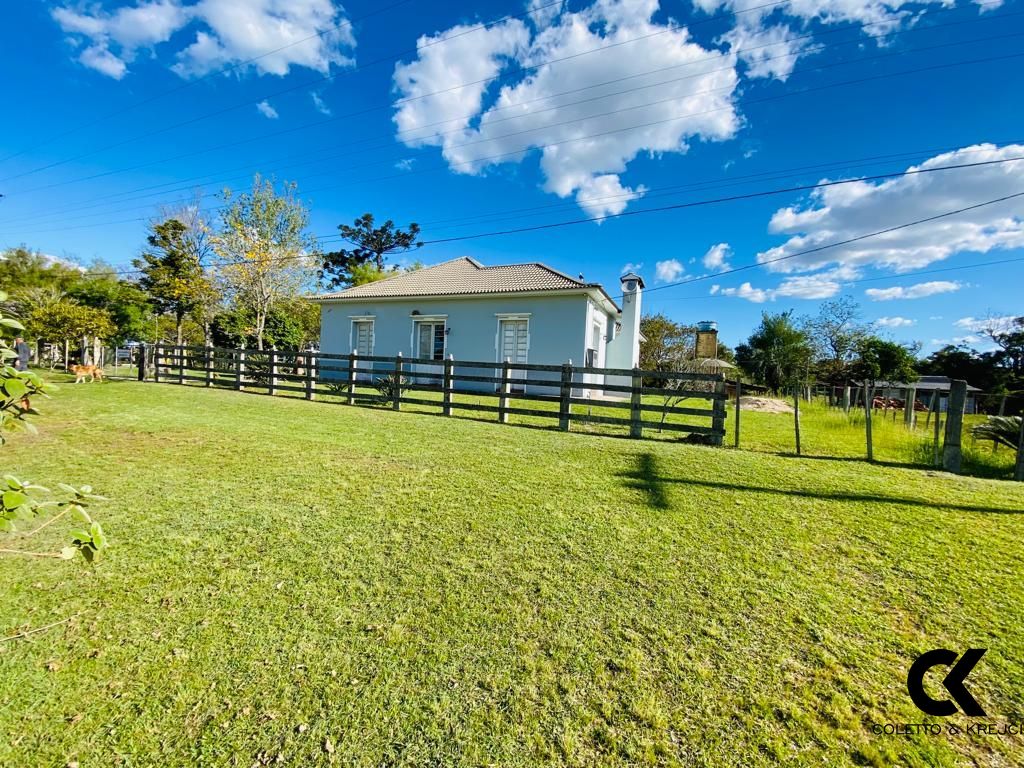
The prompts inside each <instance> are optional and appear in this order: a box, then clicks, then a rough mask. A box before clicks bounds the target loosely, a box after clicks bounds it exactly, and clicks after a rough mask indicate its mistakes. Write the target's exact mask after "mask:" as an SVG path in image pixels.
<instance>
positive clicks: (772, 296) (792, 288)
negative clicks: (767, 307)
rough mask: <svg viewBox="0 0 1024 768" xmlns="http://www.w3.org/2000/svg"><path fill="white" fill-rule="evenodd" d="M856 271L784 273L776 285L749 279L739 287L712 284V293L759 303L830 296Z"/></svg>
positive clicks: (852, 276) (840, 288)
mask: <svg viewBox="0 0 1024 768" xmlns="http://www.w3.org/2000/svg"><path fill="white" fill-rule="evenodd" d="M858 274H859V273H858V272H857V271H856V270H855V269H852V268H849V267H837V268H836V269H830V270H827V271H825V272H819V273H818V274H815V275H799V276H795V277H787V278H785V279H784V280H783V281H782V282H781V283H779V284H778V285H777V286H776V287H775V288H755V287H754V286H753V285H751V284H750V283H743V284H742V285H740V286H739V287H738V288H721V287H720V286H717V285H715V286H712V287H711V293H712V294H721V295H722V296H734V297H736V298H740V299H746V300H747V301H753V302H755V303H757V304H762V303H764V302H766V301H775V300H776V299H778V298H784V299H805V300H814V299H829V298H831V297H833V296H835V295H836V294H838V293H839V292H840V291H841V290H842V288H843V282H844V281H847V280H854V279H856V278H857V277H858Z"/></svg>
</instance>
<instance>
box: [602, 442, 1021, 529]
mask: <svg viewBox="0 0 1024 768" xmlns="http://www.w3.org/2000/svg"><path fill="white" fill-rule="evenodd" d="M619 476H620V477H623V478H625V479H626V481H627V482H626V483H625V485H626V487H627V488H633V489H635V490H641V491H644V492H645V493H646V494H647V496H648V501H649V503H650V505H651V506H652V507H654V508H656V509H666V508H668V506H669V502H668V494H667V489H668V488H669V487H671V486H673V485H675V486H687V485H690V486H697V487H702V488H715V489H718V490H723V491H745V492H749V493H772V494H776V495H780V496H794V497H800V498H809V499H822V500H825V501H861V502H871V503H877V504H901V505H905V506H913V507H928V508H933V509H948V510H953V511H957V512H982V513H987V514H998V515H1019V514H1024V509H1005V508H1003V509H1000V508H994V507H983V506H977V505H972V504H950V503H945V502H932V501H923V500H921V499H908V498H904V497H900V496H885V495H882V494H874V493H853V492H832V493H823V492H815V491H809V490H805V489H792V488H768V487H766V486H761V485H745V484H741V483H727V482H722V481H719V480H698V479H694V478H679V477H666V476H665V475H663V474H661V473H660V472H659V471H658V461H657V457H655V456H654V454H652V453H649V452H643V453H640V454H637V456H636V467H635V468H634V469H633V470H632V471H629V472H622V473H620V474H619Z"/></svg>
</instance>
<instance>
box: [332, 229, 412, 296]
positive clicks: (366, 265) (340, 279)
mask: <svg viewBox="0 0 1024 768" xmlns="http://www.w3.org/2000/svg"><path fill="white" fill-rule="evenodd" d="M338 230H339V231H340V232H341V237H342V239H343V240H345V241H346V242H347V243H349V245H350V246H351V247H350V248H342V249H339V250H337V251H331V252H330V253H326V254H324V256H323V264H322V266H321V268H320V279H321V280H323V281H325V282H326V283H327V284H328V285H329V286H330V287H332V288H337V287H340V286H345V287H350V286H354V285H362V284H363V283H369V282H373V281H374V280H380V279H382V278H384V277H387V276H388V275H390V274H393V273H394V272H396V271H398V267H397V266H390V267H389V266H388V265H387V263H386V262H387V258H388V257H389V256H394V255H395V254H398V253H406V252H408V251H410V250H412V249H413V248H419V247H421V246H422V245H423V243H422V242H420V241H419V240H417V238H418V237H419V234H420V227H419V225H418V224H410V225H409V227H408V229H405V230H403V229H401V228H400V227H396V226H395V223H394V222H393V221H392V220H391V219H388V220H387V221H385V222H384V223H383V224H382V225H381V226H379V227H374V218H373V214H372V213H364V214H363V215H362V216H360V217H359V218H358V219H356V220H355V221H354V222H353V223H352V225H351V226H349V225H348V224H340V225H338Z"/></svg>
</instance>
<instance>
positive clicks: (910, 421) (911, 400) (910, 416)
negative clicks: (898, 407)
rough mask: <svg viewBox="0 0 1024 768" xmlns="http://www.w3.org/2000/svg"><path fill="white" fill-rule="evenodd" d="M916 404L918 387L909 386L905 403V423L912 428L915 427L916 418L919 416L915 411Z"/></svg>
mask: <svg viewBox="0 0 1024 768" xmlns="http://www.w3.org/2000/svg"><path fill="white" fill-rule="evenodd" d="M915 405H917V387H909V388H908V389H907V399H906V402H904V403H903V423H904V424H906V425H907V427H909V428H910V429H913V428H914V420H915V419H916V417H917V414H916V413H915V412H914V406H915Z"/></svg>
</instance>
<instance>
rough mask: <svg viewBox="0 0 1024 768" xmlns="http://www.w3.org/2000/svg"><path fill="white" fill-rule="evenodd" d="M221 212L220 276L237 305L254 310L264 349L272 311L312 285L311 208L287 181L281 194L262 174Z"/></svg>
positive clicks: (256, 333)
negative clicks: (309, 227)
mask: <svg viewBox="0 0 1024 768" xmlns="http://www.w3.org/2000/svg"><path fill="white" fill-rule="evenodd" d="M224 199H225V201H226V202H227V203H228V205H227V206H226V208H225V210H224V211H223V212H222V213H221V220H222V222H221V224H222V226H221V230H220V232H219V233H218V234H217V235H216V236H215V237H214V239H213V249H214V252H215V253H216V254H217V256H218V257H219V260H220V265H219V266H220V279H221V281H222V283H223V285H224V288H225V290H226V292H227V294H228V296H229V298H231V299H233V300H234V302H235V304H236V306H237V307H239V308H243V309H247V310H249V311H251V312H252V315H253V323H254V336H255V338H256V346H257V348H258V349H263V342H264V338H263V337H264V330H265V327H266V322H267V315H268V314H269V313H270V311H271V310H272V309H273V308H274V307H275V306H276V305H277V304H278V303H279V302H281V301H283V300H285V299H290V298H295V297H297V296H298V295H299V293H300V292H301V291H302V290H304V289H306V288H310V287H312V277H313V266H312V265H313V262H312V259H314V258H315V257H316V256H317V255H318V253H317V250H316V248H317V246H316V241H315V240H314V239H313V238H312V237H310V236H308V235H306V234H305V228H306V224H307V223H308V221H309V211H308V210H307V209H306V207H305V205H303V203H302V201H301V200H300V199H299V198H298V196H297V195H296V185H295V184H293V183H285V184H284V189H283V192H282V194H280V195H279V194H277V192H276V191H275V190H274V182H273V181H272V180H270V179H266V180H263V179H261V178H260V177H259V176H258V175H257V176H256V178H255V179H254V181H253V186H252V191H251V192H247V193H243V194H241V195H239V196H238V197H237V198H233V196H232V193H231V191H230V190H225V192H224Z"/></svg>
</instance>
